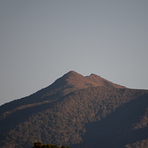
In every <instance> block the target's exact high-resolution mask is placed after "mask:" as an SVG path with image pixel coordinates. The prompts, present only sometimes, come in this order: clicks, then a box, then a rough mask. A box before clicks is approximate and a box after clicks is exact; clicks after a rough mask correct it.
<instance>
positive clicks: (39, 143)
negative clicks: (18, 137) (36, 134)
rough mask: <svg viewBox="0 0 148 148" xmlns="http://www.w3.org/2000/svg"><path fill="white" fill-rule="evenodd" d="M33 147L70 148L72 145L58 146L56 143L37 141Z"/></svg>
mask: <svg viewBox="0 0 148 148" xmlns="http://www.w3.org/2000/svg"><path fill="white" fill-rule="evenodd" d="M32 148H70V147H67V146H64V145H62V146H57V145H54V144H42V143H41V142H35V143H34V146H33V147H32Z"/></svg>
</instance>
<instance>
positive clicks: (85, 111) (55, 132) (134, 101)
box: [0, 71, 148, 148]
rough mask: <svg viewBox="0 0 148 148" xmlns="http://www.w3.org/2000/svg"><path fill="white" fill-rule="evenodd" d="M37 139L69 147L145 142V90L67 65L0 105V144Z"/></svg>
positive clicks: (15, 145)
mask: <svg viewBox="0 0 148 148" xmlns="http://www.w3.org/2000/svg"><path fill="white" fill-rule="evenodd" d="M8 93H9V92H8ZM35 141H41V142H42V143H45V144H50V143H51V144H56V145H67V146H70V147H71V148H84V147H87V148H95V147H97V148H148V90H140V89H129V88H126V87H124V86H121V85H118V84H115V83H112V82H110V81H108V80H106V79H104V78H101V77H100V76H97V75H95V74H91V75H90V76H86V77H84V76H82V75H81V74H78V73H77V72H75V71H70V72H68V73H67V74H65V75H64V76H62V77H61V78H59V79H57V80H56V81H55V82H54V83H53V84H51V85H50V86H48V87H46V88H44V89H41V90H39V91H37V92H36V93H34V94H32V95H30V96H27V97H24V98H21V99H18V100H14V101H12V102H9V103H6V104H4V105H2V106H0V148H31V147H32V146H33V143H34V142H35Z"/></svg>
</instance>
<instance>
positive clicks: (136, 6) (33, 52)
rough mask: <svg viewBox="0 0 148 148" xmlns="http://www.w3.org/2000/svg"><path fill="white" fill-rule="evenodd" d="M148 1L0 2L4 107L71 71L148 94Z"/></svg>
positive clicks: (0, 86)
mask: <svg viewBox="0 0 148 148" xmlns="http://www.w3.org/2000/svg"><path fill="white" fill-rule="evenodd" d="M147 65H148V0H0V105H1V104H3V103H6V102H8V101H12V100H14V99H19V98H22V97H24V96H28V95H30V94H32V93H34V92H36V91H38V90H40V89H42V88H44V87H46V86H48V85H50V84H51V83H53V82H54V81H55V80H56V79H57V78H59V77H61V76H62V75H63V74H65V73H67V72H68V71H70V70H74V71H76V72H78V73H80V74H82V75H84V76H86V75H90V74H91V73H95V74H97V75H100V76H101V77H103V78H105V79H108V80H110V81H112V82H114V83H117V84H121V85H124V86H126V87H129V88H139V89H148V66H147Z"/></svg>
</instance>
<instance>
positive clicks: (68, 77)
mask: <svg viewBox="0 0 148 148" xmlns="http://www.w3.org/2000/svg"><path fill="white" fill-rule="evenodd" d="M56 84H57V85H58V86H60V87H61V86H66V87H70V88H71V87H72V88H76V89H83V88H87V87H97V86H105V87H115V88H123V86H120V85H117V84H114V83H112V82H110V81H108V80H106V79H104V78H102V77H100V76H98V75H96V74H91V75H90V76H86V77H84V76H83V75H81V74H79V73H77V72H75V71H73V70H72V71H69V72H68V73H66V74H65V75H63V76H62V77H61V78H59V79H57V80H56Z"/></svg>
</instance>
